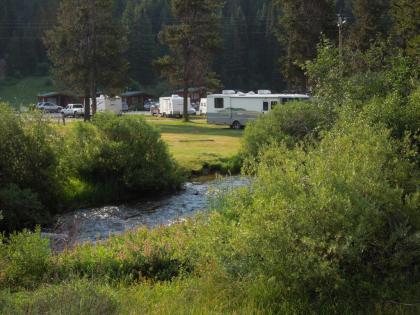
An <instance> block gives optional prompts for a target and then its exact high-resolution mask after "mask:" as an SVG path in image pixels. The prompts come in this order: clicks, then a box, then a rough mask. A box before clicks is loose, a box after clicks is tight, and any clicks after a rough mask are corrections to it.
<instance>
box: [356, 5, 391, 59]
mask: <svg viewBox="0 0 420 315" xmlns="http://www.w3.org/2000/svg"><path fill="white" fill-rule="evenodd" d="M389 9H390V0H354V1H353V4H352V12H353V16H354V18H355V23H354V24H353V26H352V27H351V30H350V39H349V44H350V45H351V47H352V48H357V49H360V50H362V51H364V50H366V49H368V48H369V47H370V46H371V44H372V43H373V42H374V41H375V40H377V39H382V40H383V39H386V37H387V36H388V35H389V33H390V30H391V19H390V16H389Z"/></svg>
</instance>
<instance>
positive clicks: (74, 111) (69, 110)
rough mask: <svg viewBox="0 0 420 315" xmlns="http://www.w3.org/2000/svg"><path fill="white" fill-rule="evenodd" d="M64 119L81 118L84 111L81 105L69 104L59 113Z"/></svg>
mask: <svg viewBox="0 0 420 315" xmlns="http://www.w3.org/2000/svg"><path fill="white" fill-rule="evenodd" d="M61 114H63V116H64V117H67V116H73V117H74V118H76V117H80V116H83V115H84V114H85V109H84V107H83V105H82V104H69V105H68V106H67V107H66V108H64V109H63V110H62V111H61Z"/></svg>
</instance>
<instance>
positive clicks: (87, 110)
mask: <svg viewBox="0 0 420 315" xmlns="http://www.w3.org/2000/svg"><path fill="white" fill-rule="evenodd" d="M89 94H90V93H88V92H86V93H85V121H89V120H90V97H89Z"/></svg>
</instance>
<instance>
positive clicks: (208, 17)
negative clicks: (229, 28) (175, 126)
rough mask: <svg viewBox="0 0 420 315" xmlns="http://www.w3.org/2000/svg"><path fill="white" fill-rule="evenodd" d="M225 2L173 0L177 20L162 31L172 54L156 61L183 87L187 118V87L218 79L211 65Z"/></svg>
mask: <svg viewBox="0 0 420 315" xmlns="http://www.w3.org/2000/svg"><path fill="white" fill-rule="evenodd" d="M222 6H223V2H222V0H173V1H172V14H173V16H174V17H175V18H176V21H177V23H176V24H173V25H169V26H166V27H165V28H164V29H163V30H162V32H161V33H160V38H161V40H162V42H163V43H165V44H167V45H168V46H169V48H170V50H171V54H170V55H166V56H164V57H162V58H160V59H159V60H158V61H157V65H158V67H159V68H160V70H161V73H162V75H164V76H165V77H167V78H168V79H169V80H170V82H171V83H172V84H173V85H174V86H175V87H182V89H183V91H184V111H183V115H184V120H186V121H188V88H189V87H191V86H193V85H206V86H211V85H215V84H216V83H217V82H216V81H217V80H216V79H215V75H214V73H213V72H211V70H210V66H211V64H212V57H213V53H214V52H215V51H216V50H217V49H218V48H219V46H220V42H221V40H220V35H219V32H218V28H219V20H220V11H221V9H222Z"/></svg>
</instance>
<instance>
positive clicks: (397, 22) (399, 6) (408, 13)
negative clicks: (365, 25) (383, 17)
mask: <svg viewBox="0 0 420 315" xmlns="http://www.w3.org/2000/svg"><path fill="white" fill-rule="evenodd" d="M391 15H392V18H393V22H394V26H393V34H394V36H395V37H396V40H397V43H398V44H399V46H400V47H402V48H403V49H405V51H406V52H407V54H409V55H411V56H413V57H414V58H415V59H417V61H419V62H420V0H393V1H392V6H391Z"/></svg>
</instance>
